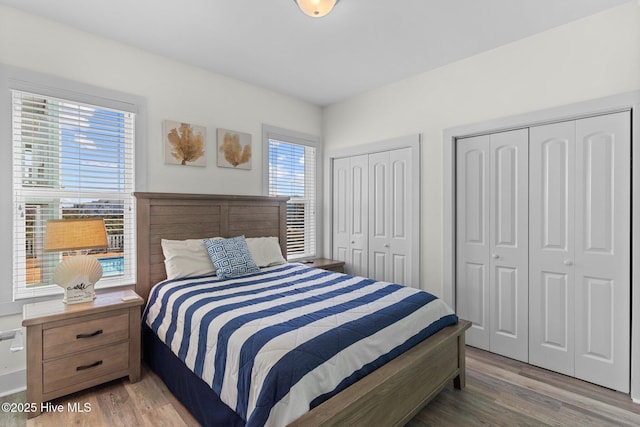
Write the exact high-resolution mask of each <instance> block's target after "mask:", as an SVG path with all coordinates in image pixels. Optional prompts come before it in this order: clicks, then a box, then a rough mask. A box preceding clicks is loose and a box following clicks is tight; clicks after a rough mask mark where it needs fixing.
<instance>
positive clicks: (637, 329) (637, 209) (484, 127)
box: [442, 91, 640, 402]
mask: <svg viewBox="0 0 640 427" xmlns="http://www.w3.org/2000/svg"><path fill="white" fill-rule="evenodd" d="M628 110H631V112H632V118H631V121H632V123H631V127H632V135H631V149H632V177H631V184H632V188H633V190H632V196H631V197H632V201H631V204H632V208H631V210H632V219H631V225H632V237H631V247H632V254H633V251H634V248H640V169H639V168H640V159H638V156H635V155H633V154H634V153H633V151H634V149H635V147H637V146H639V144H640V132H638V129H640V91H636V92H628V93H623V94H618V95H612V96H609V97H606V98H600V99H594V100H589V101H583V102H578V103H575V104H570V105H565V106H562V107H556V108H551V109H547V110H542V111H535V112H531V113H525V114H519V115H516V116H511V117H505V118H500V119H495V120H490V121H487V122H482V123H476V124H472V125H465V126H459V127H454V128H450V129H445V131H444V137H443V145H444V146H443V151H444V165H443V172H444V176H443V222H444V230H443V251H442V253H443V274H442V276H443V299H444V300H445V302H447V303H448V304H449V305H450V306H451V307H455V303H456V301H455V252H456V248H455V173H456V170H455V142H456V139H457V138H462V137H468V136H474V135H481V134H487V133H495V132H501V131H506V130H510V129H517V128H522V127H530V126H534V125H539V124H544V123H553V122H560V121H567V120H573V119H577V118H584V117H590V116H597V115H602V114H608V113H614V112H618V111H628ZM639 274H640V257H638V256H632V257H631V398H632V399H633V400H634V401H635V402H638V401H640V276H639Z"/></svg>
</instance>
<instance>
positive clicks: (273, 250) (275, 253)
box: [245, 237, 287, 267]
mask: <svg viewBox="0 0 640 427" xmlns="http://www.w3.org/2000/svg"><path fill="white" fill-rule="evenodd" d="M245 240H246V241H247V246H248V247H249V252H250V253H251V257H252V258H253V260H254V261H255V262H256V264H257V265H258V267H268V266H270V265H278V264H284V263H286V262H287V260H286V259H284V258H283V257H282V251H281V250H280V243H279V242H278V238H277V237H248V238H246V239H245Z"/></svg>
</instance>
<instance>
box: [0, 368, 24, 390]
mask: <svg viewBox="0 0 640 427" xmlns="http://www.w3.org/2000/svg"><path fill="white" fill-rule="evenodd" d="M26 389H27V370H26V369H22V370H20V371H15V372H9V373H8V374H4V375H0V397H4V396H9V395H10V394H14V393H18V392H21V391H24V390H26Z"/></svg>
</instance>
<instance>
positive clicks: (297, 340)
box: [143, 263, 458, 426]
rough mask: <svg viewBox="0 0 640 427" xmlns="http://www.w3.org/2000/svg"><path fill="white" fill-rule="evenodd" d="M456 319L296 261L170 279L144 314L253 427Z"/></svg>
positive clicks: (320, 397)
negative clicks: (223, 275) (227, 275)
mask: <svg viewBox="0 0 640 427" xmlns="http://www.w3.org/2000/svg"><path fill="white" fill-rule="evenodd" d="M457 321H458V318H457V316H456V315H455V314H454V313H453V311H452V310H451V308H449V307H448V306H447V305H446V304H445V303H444V302H443V301H442V300H440V299H438V298H436V297H434V296H433V295H431V294H429V293H426V292H423V291H419V290H416V289H412V288H408V287H405V286H401V285H397V284H391V283H387V282H379V281H374V280H372V279H367V278H363V277H354V276H349V275H346V274H341V273H335V272H330V271H325V270H318V269H314V268H309V267H307V266H305V265H303V264H296V263H292V264H284V265H280V266H275V267H268V268H263V269H262V270H261V272H260V273H256V274H252V275H247V276H243V277H240V278H235V279H227V280H219V279H217V278H216V277H215V276H213V277H199V278H190V279H179V280H171V281H164V282H162V283H159V284H158V285H156V286H155V287H154V288H153V289H152V291H151V293H150V296H149V301H148V304H147V307H146V309H145V313H144V316H143V322H144V323H145V324H146V325H147V326H148V327H149V328H150V329H151V330H152V331H153V332H154V333H155V334H156V335H157V337H158V338H159V339H160V340H161V341H162V342H164V343H165V345H166V346H167V347H168V348H169V349H170V350H171V352H172V353H173V354H174V355H175V356H176V357H177V358H178V359H180V360H181V361H182V362H183V363H184V364H185V365H186V367H187V368H188V369H189V370H190V371H192V372H193V373H194V374H195V375H196V376H197V377H199V378H201V379H202V380H203V381H204V382H205V383H206V384H207V385H208V386H209V387H211V389H212V390H213V391H214V392H215V393H216V394H217V395H218V396H219V398H220V400H221V401H222V402H224V403H225V404H226V405H227V406H228V407H229V408H231V409H232V410H233V411H235V412H236V413H237V414H238V416H239V417H240V418H241V419H242V420H244V421H245V422H246V425H248V426H262V425H285V424H287V423H289V422H291V421H293V420H295V419H296V418H298V417H300V416H301V415H303V414H304V413H306V412H307V411H309V410H310V409H312V408H314V407H315V406H317V405H319V404H320V403H322V402H324V401H325V400H327V399H329V398H330V397H332V396H334V395H335V394H337V393H339V392H340V391H342V390H344V389H345V388H346V387H348V386H349V385H351V384H353V383H355V382H356V381H358V380H359V379H360V378H362V377H364V376H365V375H367V374H368V373H370V372H373V371H374V370H375V369H377V368H378V367H380V366H382V365H383V364H384V363H386V362H387V361H389V360H391V359H393V358H394V357H396V356H398V355H399V354H401V353H402V352H404V351H406V350H408V349H409V348H411V347H413V346H414V345H416V344H417V343H419V342H420V341H422V340H424V339H426V338H427V337H428V336H430V335H432V334H434V333H435V332H437V331H438V330H440V329H442V328H444V327H446V326H449V325H452V324H455V323H457Z"/></svg>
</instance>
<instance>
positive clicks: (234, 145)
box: [218, 129, 251, 170]
mask: <svg viewBox="0 0 640 427" xmlns="http://www.w3.org/2000/svg"><path fill="white" fill-rule="evenodd" d="M218 166H220V167H224V168H235V169H247V170H248V169H251V134H248V133H243V132H235V131H232V130H227V129H218Z"/></svg>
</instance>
